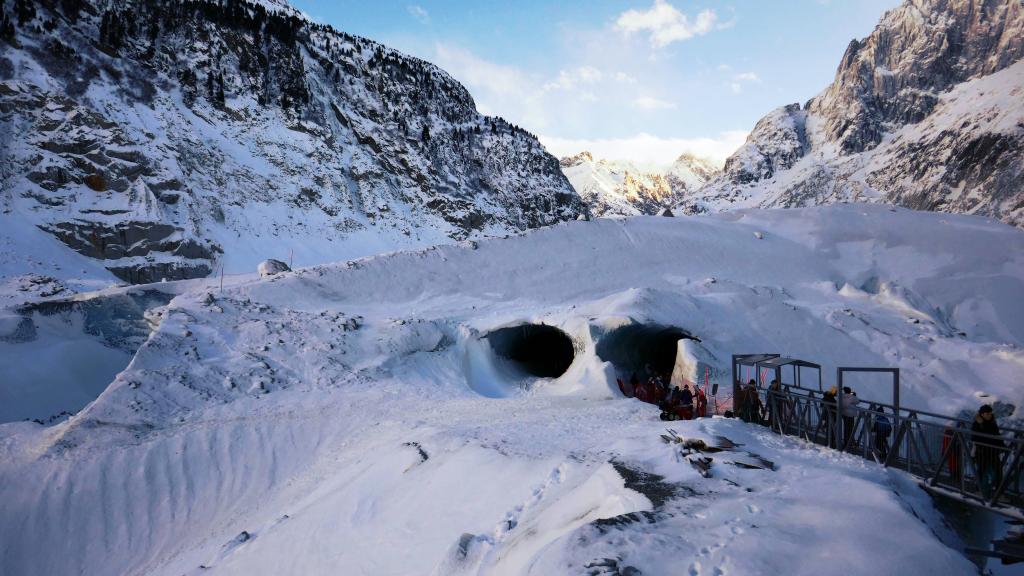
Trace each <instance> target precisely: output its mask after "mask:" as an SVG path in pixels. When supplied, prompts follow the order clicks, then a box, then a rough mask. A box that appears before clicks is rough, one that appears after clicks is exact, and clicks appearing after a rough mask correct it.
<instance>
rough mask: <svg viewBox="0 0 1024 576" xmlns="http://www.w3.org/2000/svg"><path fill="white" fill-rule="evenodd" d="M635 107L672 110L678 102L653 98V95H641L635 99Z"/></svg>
mask: <svg viewBox="0 0 1024 576" xmlns="http://www.w3.org/2000/svg"><path fill="white" fill-rule="evenodd" d="M633 107H634V108H639V109H641V110H672V109H673V108H675V107H676V104H675V102H669V101H668V100H659V99H658V98H652V97H651V96H640V97H639V98H635V99H633Z"/></svg>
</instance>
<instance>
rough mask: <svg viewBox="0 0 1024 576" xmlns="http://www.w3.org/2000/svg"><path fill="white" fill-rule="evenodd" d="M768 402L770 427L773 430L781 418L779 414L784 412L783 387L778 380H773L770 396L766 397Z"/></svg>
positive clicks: (769, 389)
mask: <svg viewBox="0 0 1024 576" xmlns="http://www.w3.org/2000/svg"><path fill="white" fill-rule="evenodd" d="M766 396H767V398H766V401H767V403H768V407H767V408H768V427H769V428H773V427H774V426H775V422H776V420H777V419H778V418H779V413H780V412H781V411H782V402H783V397H782V385H781V384H779V381H778V380H772V381H771V384H769V385H768V394H767V395H766Z"/></svg>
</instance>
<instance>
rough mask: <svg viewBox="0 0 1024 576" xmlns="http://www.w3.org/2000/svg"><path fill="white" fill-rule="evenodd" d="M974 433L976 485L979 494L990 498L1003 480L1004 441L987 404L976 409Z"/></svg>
mask: <svg viewBox="0 0 1024 576" xmlns="http://www.w3.org/2000/svg"><path fill="white" fill-rule="evenodd" d="M971 432H972V433H973V434H974V437H973V440H974V462H975V465H976V466H977V470H978V487H979V488H981V495H982V496H984V497H985V498H990V497H991V496H992V494H993V493H994V492H995V490H996V488H997V487H998V486H999V484H1000V482H1002V481H1003V474H1002V472H1003V470H1002V468H1003V466H1002V460H1001V458H1000V456H1001V453H1002V451H1003V449H1004V448H1005V447H1006V443H1005V442H1003V439H1002V438H1000V437H999V436H1000V432H999V424H998V423H996V415H995V413H994V412H993V411H992V407H991V406H989V405H988V404H985V405H983V406H982V407H981V408H979V409H978V413H977V414H976V415H975V416H974V422H972V423H971Z"/></svg>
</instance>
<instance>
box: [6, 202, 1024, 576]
mask: <svg viewBox="0 0 1024 576" xmlns="http://www.w3.org/2000/svg"><path fill="white" fill-rule="evenodd" d="M755 233H756V234H755ZM1022 293H1024V233H1022V232H1021V231H1019V230H1016V229H1013V228H1010V227H1007V226H1004V225H1001V224H998V223H991V222H986V221H985V220H983V219H978V218H971V217H955V216H949V215H942V214H923V213H915V212H910V211H906V210H895V209H890V208H888V207H883V206H853V205H851V206H832V207H827V208H817V209H807V210H787V211H766V212H747V213H736V214H727V215H720V216H715V217H705V218H676V219H670V218H636V219H630V220H624V221H612V220H605V221H598V222H589V223H588V222H578V223H572V224H568V225H563V226H556V227H552V228H548V229H543V230H538V231H534V232H531V233H528V234H525V235H522V236H518V237H513V238H508V239H495V240H487V241H481V242H479V243H476V242H473V243H465V244H462V245H458V246H443V247H438V248H433V249H427V250H423V251H418V252H408V253H396V254H391V255H384V256H380V257H375V258H369V259H364V260H360V261H354V262H350V263H341V264H334V265H325V266H318V267H313V268H308V269H304V270H300V271H297V272H295V273H289V274H285V275H282V276H280V277H277V278H274V279H272V280H267V281H258V280H252V281H239V282H236V283H234V284H233V285H231V286H228V287H226V288H225V289H224V290H223V292H221V291H219V290H212V289H210V288H207V287H204V286H203V285H198V284H197V287H196V289H194V290H192V291H187V292H186V293H184V294H182V295H180V296H177V297H176V298H174V299H173V300H172V301H171V302H170V303H169V304H168V305H166V306H164V307H162V308H159V309H158V312H155V313H152V314H151V320H154V321H159V326H158V328H157V329H156V330H155V331H154V332H153V333H152V334H151V335H149V337H148V339H147V340H146V341H145V343H144V344H142V345H141V348H139V349H138V352H137V353H135V355H134V357H132V359H131V362H130V364H128V366H127V367H126V368H125V369H124V370H123V371H121V372H120V373H119V374H118V375H117V376H116V377H115V378H114V381H113V382H112V383H111V384H110V385H109V386H108V387H107V388H106V389H105V390H104V391H103V392H102V393H101V394H100V395H99V396H98V398H96V399H95V401H93V402H92V403H90V404H89V405H88V406H86V407H85V408H84V409H82V410H81V411H80V412H79V413H78V414H76V415H75V416H74V417H72V418H71V419H70V420H68V421H67V422H64V423H60V424H57V425H54V426H39V425H37V424H33V423H29V422H14V423H8V424H2V425H0V502H2V503H3V505H2V508H0V566H2V568H3V570H2V571H3V573H4V574H15V575H21V574H147V575H148V574H167V575H179V574H200V573H202V574H289V573H290V574H338V573H344V574H395V575H398V574H427V575H429V574H437V575H448V574H609V575H612V574H619V575H622V576H625V575H628V574H634V575H636V574H647V575H655V574H815V575H820V574H872V575H874V574H890V573H893V574H906V575H912V574H922V575H928V576H933V575H936V574H971V573H974V572H975V568H974V567H973V565H972V564H971V563H970V562H969V561H968V560H967V559H966V558H964V557H963V556H962V555H961V554H960V553H959V552H957V550H956V548H959V547H960V545H961V543H960V542H959V541H958V538H957V536H956V535H955V534H954V533H953V532H952V531H951V530H950V529H949V528H948V527H946V526H945V525H944V523H943V520H942V518H941V516H940V515H939V514H938V512H936V511H935V509H934V508H933V506H932V504H931V501H930V499H929V497H928V496H927V495H925V494H924V493H923V492H922V491H921V490H920V489H918V488H917V487H916V485H915V484H914V482H913V481H911V480H910V479H909V478H908V477H905V476H904V475H903V474H902V473H900V472H896V471H891V470H885V469H884V468H881V467H879V466H877V465H875V464H873V463H869V462H867V461H864V460H860V459H857V458H854V457H848V456H842V455H838V454H835V453H833V452H832V451H829V450H826V449H822V448H819V447H816V446H811V445H806V444H803V443H801V442H799V441H796V440H793V439H788V438H780V437H778V436H774V435H772V434H770V433H769V432H768V431H767V430H766V429H763V428H760V427H754V426H748V425H745V424H743V423H741V422H738V421H734V420H725V419H720V418H716V419H703V420H699V421H693V422H686V423H671V424H669V425H666V423H664V422H661V421H659V420H658V419H657V410H656V409H655V408H653V407H652V406H649V405H644V404H641V403H639V402H636V401H632V400H628V399H624V398H622V397H621V395H620V394H619V393H618V391H617V389H616V387H615V382H614V379H615V377H616V376H617V375H619V374H621V370H622V369H623V367H622V366H616V365H614V364H613V363H612V362H609V361H605V360H604V359H602V358H601V357H600V356H599V354H598V353H597V350H598V349H599V346H600V344H601V342H602V341H607V340H606V339H608V338H610V337H611V336H610V335H611V334H613V333H615V331H616V329H617V328H620V327H622V326H627V325H657V326H673V327H677V328H679V329H682V330H685V331H686V332H688V333H689V334H692V335H694V336H696V337H698V338H700V340H701V341H700V343H699V346H698V347H697V352H698V353H699V357H700V359H701V361H702V362H704V363H706V364H708V365H709V366H712V367H714V368H715V369H716V372H715V378H716V379H718V381H719V382H720V383H721V384H722V385H723V386H725V385H726V383H727V380H728V377H727V376H724V375H725V374H726V373H727V368H728V365H729V355H730V354H733V353H740V352H761V351H764V352H779V353H782V354H787V355H792V356H796V357H802V358H806V359H809V360H813V361H816V362H820V363H821V364H823V366H824V375H825V378H826V384H828V383H830V381H831V379H832V378H831V376H830V374H834V371H835V367H836V366H837V365H875V366H896V367H899V368H901V369H902V370H903V382H904V390H903V395H904V403H905V404H909V405H916V406H920V407H921V408H931V409H933V410H937V411H940V412H946V413H953V412H956V411H957V410H960V409H971V408H973V407H975V406H976V404H977V403H979V402H980V401H982V400H984V401H993V400H999V401H1001V402H1004V403H1006V404H1012V405H1015V406H1019V405H1020V403H1021V401H1022V400H1024V390H1021V389H1020V387H1019V384H1018V380H1016V374H1018V373H1019V371H1020V369H1021V367H1022V366H1024V352H1022V351H1021V346H1022V344H1024V310H1022V309H1021V307H1020V305H1019V297H1020V294H1022ZM32 318H33V321H35V322H41V321H42V320H41V319H40V318H38V317H32ZM524 323H535V324H539V323H544V324H546V325H549V326H554V327H558V328H559V329H561V330H563V331H564V332H565V333H566V334H567V335H568V336H569V337H570V338H571V340H572V345H573V352H574V357H573V360H572V363H571V365H570V367H569V368H568V370H567V371H566V372H565V374H564V375H562V376H561V377H559V378H557V379H535V378H529V377H527V376H526V375H525V373H524V372H523V371H522V367H521V366H517V365H516V364H515V363H514V362H511V361H509V360H507V359H504V358H501V357H500V356H499V355H497V354H495V351H494V350H493V349H492V348H491V346H490V344H489V343H488V342H489V341H488V340H487V339H486V337H485V336H486V335H487V334H488V333H489V332H491V331H493V330H496V329H499V328H503V327H508V326H515V325H519V324H524ZM8 324H10V323H8ZM30 344H31V342H18V343H10V342H7V343H5V344H3V347H2V348H0V351H2V353H3V354H4V356H5V358H6V359H15V358H19V359H20V361H24V362H31V361H32V359H31V358H27V357H23V356H22V355H20V353H19V351H23V350H28V348H24V349H22V348H18V346H27V345H30ZM622 346H625V345H622ZM620 347H621V346H620ZM617 370H619V372H618V373H617ZM723 376H724V378H723ZM858 391H859V392H860V395H861V397H862V398H864V399H865V400H872V399H877V400H885V399H886V398H884V397H882V396H881V394H883V392H882V390H881V389H876V388H873V387H872V385H870V383H868V382H865V383H862V384H861V385H859V390H858ZM667 427H671V428H673V429H674V430H676V431H677V432H678V433H679V434H680V435H682V436H685V437H697V438H703V439H706V440H708V441H709V442H712V443H713V442H719V441H720V440H719V439H718V437H719V436H723V437H726V438H728V439H730V440H731V441H733V442H736V443H738V444H740V445H741V446H739V447H738V448H737V449H735V450H728V451H723V452H718V453H715V454H710V455H709V456H711V457H712V458H713V459H714V460H713V463H712V465H711V476H710V477H709V478H703V477H701V476H700V475H699V474H698V473H697V471H696V470H695V469H694V468H693V467H692V466H691V465H690V464H689V462H688V461H687V459H686V458H685V457H684V456H681V455H680V447H679V446H677V445H672V444H667V443H664V442H662V440H661V438H660V435H661V434H663V433H665V430H666V428H667ZM758 458H763V459H767V460H770V461H772V462H774V463H775V464H776V469H775V470H768V469H758V468H747V467H744V466H742V465H740V466H738V465H736V464H735V463H736V462H740V463H741V464H743V463H746V464H757V463H758V462H759V460H758ZM203 567H205V568H203Z"/></svg>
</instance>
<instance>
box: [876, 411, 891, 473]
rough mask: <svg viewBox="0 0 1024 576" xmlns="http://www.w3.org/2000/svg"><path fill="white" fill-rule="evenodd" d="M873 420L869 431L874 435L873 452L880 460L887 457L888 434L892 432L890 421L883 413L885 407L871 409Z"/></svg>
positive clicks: (883, 460)
mask: <svg viewBox="0 0 1024 576" xmlns="http://www.w3.org/2000/svg"><path fill="white" fill-rule="evenodd" d="M873 419H874V422H872V424H871V433H872V434H873V435H874V437H875V453H876V454H877V455H878V459H879V461H881V462H885V459H886V458H888V457H889V435H890V434H892V422H890V421H889V417H888V416H886V415H885V408H883V407H881V406H878V407H877V408H876V409H875V410H874V411H873Z"/></svg>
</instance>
